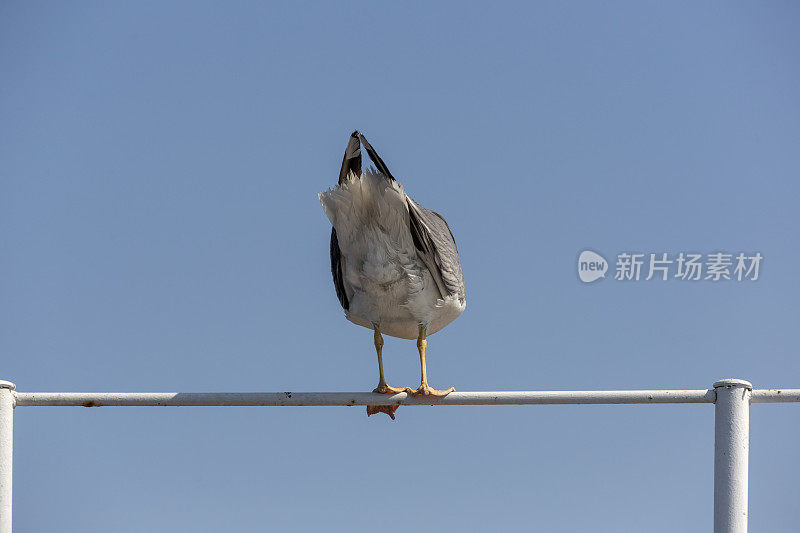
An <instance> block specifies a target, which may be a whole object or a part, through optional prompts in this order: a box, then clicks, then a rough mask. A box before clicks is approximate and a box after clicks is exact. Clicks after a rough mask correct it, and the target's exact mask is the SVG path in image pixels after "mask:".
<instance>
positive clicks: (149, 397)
mask: <svg viewBox="0 0 800 533" xmlns="http://www.w3.org/2000/svg"><path fill="white" fill-rule="evenodd" d="M14 396H15V399H16V405H17V406H18V407H32V406H74V407H137V406H139V407H145V406H162V407H180V406H185V407H191V406H336V405H341V406H353V405H535V404H541V405H553V404H646V403H659V404H660V403H714V401H715V400H716V393H715V392H714V389H700V390H630V391H625V390H617V391H503V392H452V393H450V394H448V395H447V396H445V397H444V398H432V397H426V396H411V395H409V394H406V393H400V394H393V395H386V394H375V393H371V392H15V393H14ZM751 398H752V399H751V402H752V403H773V402H800V389H760V390H754V391H753V392H752V397H751Z"/></svg>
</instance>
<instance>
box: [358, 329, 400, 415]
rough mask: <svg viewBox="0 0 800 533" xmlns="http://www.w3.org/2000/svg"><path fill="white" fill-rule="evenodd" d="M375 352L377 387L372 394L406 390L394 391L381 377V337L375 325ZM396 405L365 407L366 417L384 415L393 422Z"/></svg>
mask: <svg viewBox="0 0 800 533" xmlns="http://www.w3.org/2000/svg"><path fill="white" fill-rule="evenodd" d="M373 327H374V328H375V351H376V352H378V376H379V377H378V386H377V387H376V388H375V390H373V391H372V392H378V393H381V394H398V393H400V392H405V391H406V388H407V387H406V388H402V389H396V388H394V387H390V386H389V385H387V384H386V380H385V379H384V377H383V337H382V336H381V330H380V328H379V327H378V326H377V325H375V326H373ZM398 407H399V406H398V405H368V406H367V416H371V415H374V414H375V413H386V414H387V415H389V417H390V418H391V419H392V420H394V413H395V411H397V408H398Z"/></svg>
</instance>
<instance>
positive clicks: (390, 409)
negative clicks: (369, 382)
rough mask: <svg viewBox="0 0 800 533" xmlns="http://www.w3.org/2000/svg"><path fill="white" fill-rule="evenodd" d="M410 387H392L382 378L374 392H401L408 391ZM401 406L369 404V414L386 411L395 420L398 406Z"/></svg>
mask: <svg viewBox="0 0 800 533" xmlns="http://www.w3.org/2000/svg"><path fill="white" fill-rule="evenodd" d="M407 389H408V387H403V388H402V389H397V388H395V387H390V386H389V385H387V384H386V382H385V381H383V379H381V381H380V383H378V386H377V387H375V389H374V390H373V391H372V392H377V393H378V394H399V393H401V392H406V390H407ZM398 407H400V406H399V405H368V406H367V416H372V415H374V414H375V413H386V414H387V415H389V418H391V419H392V420H394V412H395V411H397V408H398Z"/></svg>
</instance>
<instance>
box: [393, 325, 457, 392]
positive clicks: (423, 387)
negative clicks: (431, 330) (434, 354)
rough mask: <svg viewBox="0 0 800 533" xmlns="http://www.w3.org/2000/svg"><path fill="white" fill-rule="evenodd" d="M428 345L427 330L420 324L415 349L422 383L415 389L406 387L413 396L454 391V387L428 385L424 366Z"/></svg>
mask: <svg viewBox="0 0 800 533" xmlns="http://www.w3.org/2000/svg"><path fill="white" fill-rule="evenodd" d="M427 347H428V340H427V330H426V328H425V326H422V325H420V327H419V336H418V337H417V350H419V365H420V369H421V372H422V383H421V384H420V386H419V388H418V389H417V390H412V389H411V387H406V389H405V390H406V392H408V393H410V394H413V395H415V396H418V395H422V396H437V397H443V396H447V395H448V394H450V393H451V392H455V390H456V389H455V388H454V387H450V388H449V389H447V390H437V389H434V388H432V387H431V386H429V385H428V374H427V371H426V368H425V349H426V348H427Z"/></svg>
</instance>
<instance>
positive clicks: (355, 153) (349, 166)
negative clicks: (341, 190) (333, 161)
mask: <svg viewBox="0 0 800 533" xmlns="http://www.w3.org/2000/svg"><path fill="white" fill-rule="evenodd" d="M360 135H361V133H359V131H358V130H355V131H354V132H353V133H352V134H350V140H349V141H348V143H347V148H346V149H345V151H344V159H343V160H342V169H341V170H340V171H339V185H341V184H342V183H344V180H345V179H346V178H347V176H348V174H350V173H351V172H352V173H353V174H355V175H356V176H360V175H361V145H360V143H359V137H360Z"/></svg>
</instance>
